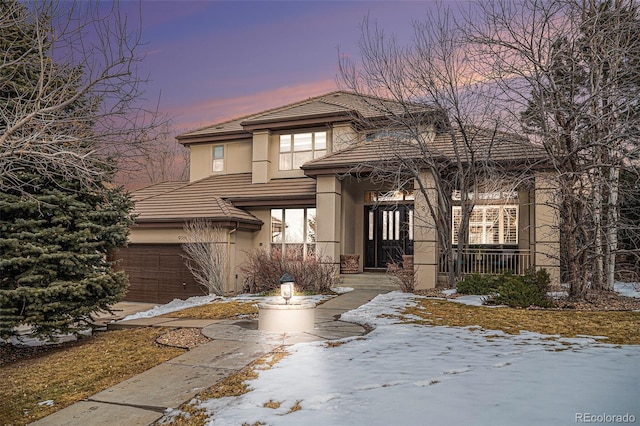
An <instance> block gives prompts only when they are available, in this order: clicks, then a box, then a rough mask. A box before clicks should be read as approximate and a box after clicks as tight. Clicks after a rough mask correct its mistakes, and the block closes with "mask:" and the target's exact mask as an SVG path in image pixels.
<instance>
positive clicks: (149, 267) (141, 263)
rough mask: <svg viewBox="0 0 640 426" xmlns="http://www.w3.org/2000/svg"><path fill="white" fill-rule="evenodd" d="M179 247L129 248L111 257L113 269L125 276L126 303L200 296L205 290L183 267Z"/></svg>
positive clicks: (143, 246) (162, 245)
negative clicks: (114, 262)
mask: <svg viewBox="0 0 640 426" xmlns="http://www.w3.org/2000/svg"><path fill="white" fill-rule="evenodd" d="M183 254H184V252H183V250H182V248H181V247H180V244H130V245H129V246H128V247H123V248H121V249H120V250H118V251H117V252H116V253H114V258H115V259H118V260H119V263H118V265H117V269H123V270H125V271H126V273H127V275H128V276H129V290H128V291H127V294H126V296H125V298H124V300H126V301H130V302H150V303H167V302H170V301H172V300H173V299H186V298H188V297H191V296H203V295H206V294H207V293H208V292H207V290H206V289H205V288H204V287H203V286H201V285H199V284H197V283H196V282H195V280H194V279H193V275H191V273H190V272H189V270H188V269H187V267H186V266H185V264H184V260H183V257H182V255H183Z"/></svg>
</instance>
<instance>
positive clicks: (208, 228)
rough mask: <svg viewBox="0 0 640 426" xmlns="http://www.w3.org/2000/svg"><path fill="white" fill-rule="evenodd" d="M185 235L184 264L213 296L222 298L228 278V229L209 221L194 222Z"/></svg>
mask: <svg viewBox="0 0 640 426" xmlns="http://www.w3.org/2000/svg"><path fill="white" fill-rule="evenodd" d="M184 232H185V235H184V237H183V238H184V241H185V242H184V243H183V244H182V249H183V250H184V252H185V253H186V255H185V256H184V260H185V265H186V266H187V268H188V269H189V271H191V273H192V274H193V277H194V279H195V280H196V282H197V283H198V284H200V285H202V286H204V287H205V288H207V289H208V290H209V293H210V294H216V295H218V296H223V295H224V289H225V285H226V283H227V278H228V276H229V247H228V243H227V236H228V232H227V230H226V229H224V228H222V227H221V226H219V225H216V224H215V223H213V222H211V221H210V220H206V219H194V220H192V221H190V222H187V223H186V224H185V225H184Z"/></svg>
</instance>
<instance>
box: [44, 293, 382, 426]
mask: <svg viewBox="0 0 640 426" xmlns="http://www.w3.org/2000/svg"><path fill="white" fill-rule="evenodd" d="M384 292H385V291H384V290H355V291H352V292H349V293H345V294H342V295H340V296H338V297H335V298H333V299H331V300H328V301H327V302H325V303H323V304H322V305H319V306H318V307H316V308H315V328H314V329H313V331H311V332H305V333H291V334H286V333H283V334H279V333H264V332H260V331H258V324H257V320H224V321H220V320H189V319H176V318H145V319H139V320H131V321H124V322H123V321H120V322H118V323H112V324H110V327H109V328H124V327H134V326H135V327H140V326H155V327H198V328H202V334H204V335H205V336H207V337H209V338H211V339H213V340H212V341H210V342H208V343H205V344H203V345H200V346H198V347H197V348H194V349H192V350H190V351H188V352H186V353H184V354H182V355H180V356H178V357H176V358H173V359H171V360H169V361H167V362H165V363H163V364H160V365H158V366H156V367H153V368H152V369H150V370H147V371H145V372H144V373H142V374H139V375H137V376H135V377H132V378H130V379H128V380H125V381H124V382H122V383H119V384H117V385H115V386H112V387H110V388H108V389H105V390H104V391H102V392H99V393H97V394H95V395H93V396H91V397H89V398H88V399H87V400H85V401H81V402H78V403H76V404H73V405H71V406H69V407H67V408H64V409H62V410H60V411H58V412H56V413H54V414H52V415H50V416H48V417H45V418H44V419H41V420H39V421H37V422H35V423H32V424H34V425H61V426H62V425H65V426H70V425H82V426H85V425H92V426H94V425H96V426H97V425H109V426H113V425H127V426H133V425H149V424H150V423H153V422H154V421H156V420H158V419H160V418H161V417H162V415H163V413H164V411H165V410H166V409H167V408H177V407H179V406H180V405H182V404H183V403H185V402H187V401H189V400H191V399H192V398H193V397H194V396H195V395H196V394H197V393H198V392H199V391H201V390H203V389H206V388H208V387H210V386H212V385H214V384H216V383H217V382H219V381H220V380H222V379H223V378H225V377H227V376H229V375H231V374H233V373H235V372H237V371H239V370H240V369H242V368H244V367H245V366H247V365H248V364H250V363H251V362H253V361H255V360H256V359H258V358H260V357H262V356H264V355H267V354H269V353H271V352H273V351H274V350H275V349H277V348H280V347H282V346H286V345H292V344H295V343H299V342H313V341H320V340H334V339H342V338H345V337H350V336H357V335H362V334H365V333H366V330H365V329H364V328H363V327H362V326H360V325H357V324H352V323H348V322H343V321H338V317H339V316H340V315H341V314H342V313H344V312H346V311H349V310H352V309H355V308H357V307H358V306H360V305H363V304H365V303H367V302H368V301H370V300H371V299H373V298H374V297H375V296H377V295H378V294H380V293H384Z"/></svg>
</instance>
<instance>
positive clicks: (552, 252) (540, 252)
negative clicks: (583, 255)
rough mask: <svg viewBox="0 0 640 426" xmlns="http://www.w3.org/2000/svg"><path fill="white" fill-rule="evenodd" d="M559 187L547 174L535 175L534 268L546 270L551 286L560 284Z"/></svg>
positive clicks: (538, 173)
mask: <svg viewBox="0 0 640 426" xmlns="http://www.w3.org/2000/svg"><path fill="white" fill-rule="evenodd" d="M557 193H558V187H557V185H556V183H555V180H554V179H553V177H552V176H551V175H550V174H549V173H546V172H536V174H535V200H534V202H535V205H534V212H535V214H534V220H535V222H534V224H533V225H534V241H533V266H534V268H536V269H539V268H545V269H546V270H547V272H548V273H549V275H550V276H551V284H559V283H560V234H559V231H558V221H559V218H558V210H557V208H556V207H554V206H555V200H556V196H557Z"/></svg>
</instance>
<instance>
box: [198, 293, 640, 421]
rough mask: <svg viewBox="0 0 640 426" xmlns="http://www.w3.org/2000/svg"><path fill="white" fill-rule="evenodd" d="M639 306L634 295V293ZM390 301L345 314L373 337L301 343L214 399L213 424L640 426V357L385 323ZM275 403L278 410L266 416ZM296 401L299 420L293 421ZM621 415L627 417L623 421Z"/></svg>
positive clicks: (598, 346)
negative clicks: (236, 391)
mask: <svg viewBox="0 0 640 426" xmlns="http://www.w3.org/2000/svg"><path fill="white" fill-rule="evenodd" d="M634 294H635V295H636V297H637V296H639V295H638V294H637V288H636V289H635V293H634ZM414 297H415V296H413V295H408V294H404V293H399V292H393V293H389V294H386V295H380V296H378V297H376V298H375V299H374V300H373V301H371V302H370V303H368V304H366V305H364V306H361V307H360V308H358V309H356V310H353V311H350V312H347V313H345V314H344V315H343V316H342V319H343V320H345V321H353V322H358V323H368V324H372V325H374V326H375V327H376V328H375V330H373V331H372V332H371V333H369V334H367V335H366V336H363V337H355V338H351V339H346V340H345V343H344V344H343V345H341V346H337V347H328V346H327V345H326V344H325V343H321V342H316V343H305V344H298V345H295V346H292V347H289V348H288V350H289V351H290V352H291V355H290V356H288V357H286V358H284V359H283V360H282V361H280V362H279V363H277V364H276V365H275V366H274V367H273V368H272V369H270V370H266V371H260V376H259V378H258V379H256V380H254V381H251V382H250V386H251V388H253V390H252V391H251V392H249V393H247V394H245V395H243V396H240V397H228V398H222V399H213V400H208V401H206V402H204V403H203V405H202V406H203V407H205V408H206V409H207V410H208V413H209V414H210V419H209V424H210V425H238V424H243V423H245V422H246V423H249V424H253V423H254V422H264V423H266V424H269V425H300V424H304V425H365V424H366V425H467V424H471V425H562V424H567V425H568V424H576V423H577V424H580V423H609V424H610V423H625V422H626V423H639V422H640V346H629V345H626V346H615V345H607V344H603V343H601V342H598V341H596V340H595V339H593V338H590V337H582V338H573V339H566V338H565V339H563V338H557V337H556V338H550V336H545V335H541V334H537V333H530V332H523V333H521V334H520V335H517V336H513V335H507V334H504V333H501V332H496V331H491V330H481V329H480V328H478V327H467V328H454V327H427V326H418V325H408V324H398V323H395V321H394V320H393V319H390V318H388V317H387V318H384V317H382V318H381V317H380V315H384V314H393V313H396V312H397V311H398V310H401V309H402V308H403V307H405V306H406V305H407V304H411V303H413V300H414ZM269 401H277V402H280V403H281V405H280V408H278V409H272V408H265V407H264V404H265V403H266V402H269ZM296 402H299V405H300V407H301V409H300V410H299V411H295V412H291V413H288V412H289V410H290V408H291V407H293V406H294V405H295V404H296ZM617 416H620V417H617Z"/></svg>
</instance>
